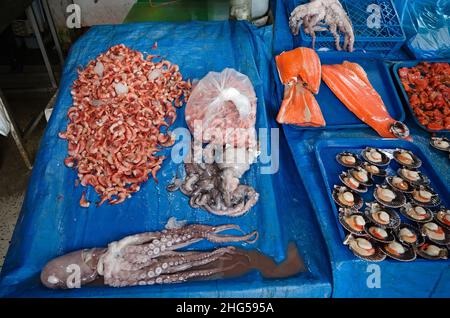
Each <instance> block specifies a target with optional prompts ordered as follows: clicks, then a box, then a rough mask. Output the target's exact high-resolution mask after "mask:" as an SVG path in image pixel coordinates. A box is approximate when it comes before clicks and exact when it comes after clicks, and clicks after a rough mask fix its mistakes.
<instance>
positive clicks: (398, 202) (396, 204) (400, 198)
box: [373, 184, 406, 208]
mask: <svg viewBox="0 0 450 318" xmlns="http://www.w3.org/2000/svg"><path fill="white" fill-rule="evenodd" d="M378 188H383V189H389V190H391V191H392V192H394V194H395V199H394V200H392V201H391V202H387V201H384V200H383V199H381V198H380V197H379V196H378V193H377V189H378ZM373 197H374V198H375V200H377V201H378V202H379V203H380V204H382V205H384V206H387V207H390V208H400V207H402V206H404V205H405V204H406V197H405V195H404V194H403V193H402V192H400V191H398V190H396V189H393V188H392V187H389V186H387V185H378V184H377V186H376V187H375V190H374V191H373Z"/></svg>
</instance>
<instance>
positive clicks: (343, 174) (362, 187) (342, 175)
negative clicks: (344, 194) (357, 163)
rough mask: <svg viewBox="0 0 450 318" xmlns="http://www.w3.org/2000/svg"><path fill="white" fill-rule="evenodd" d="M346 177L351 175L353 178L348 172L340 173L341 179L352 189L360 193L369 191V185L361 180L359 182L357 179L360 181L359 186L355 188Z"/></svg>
mask: <svg viewBox="0 0 450 318" xmlns="http://www.w3.org/2000/svg"><path fill="white" fill-rule="evenodd" d="M346 177H351V178H353V177H352V176H349V174H348V173H347V172H345V171H344V172H342V173H341V174H340V175H339V180H341V182H342V183H343V184H345V185H346V186H347V187H348V188H350V189H352V190H353V191H356V192H359V193H365V192H367V187H366V186H365V185H364V184H362V183H361V182H359V181H358V180H356V179H355V180H356V181H358V183H359V187H358V188H355V187H353V186H352V184H350V183H349V182H347V181H345V178H346Z"/></svg>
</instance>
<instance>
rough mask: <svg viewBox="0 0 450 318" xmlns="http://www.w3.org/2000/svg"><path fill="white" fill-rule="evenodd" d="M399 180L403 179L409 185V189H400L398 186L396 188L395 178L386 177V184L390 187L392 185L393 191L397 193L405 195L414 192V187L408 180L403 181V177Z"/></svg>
mask: <svg viewBox="0 0 450 318" xmlns="http://www.w3.org/2000/svg"><path fill="white" fill-rule="evenodd" d="M399 178H401V179H402V180H403V181H405V182H406V184H407V185H408V188H407V189H406V190H404V189H400V188H398V187H397V186H395V184H394V183H393V179H394V176H388V177H386V183H387V184H388V185H390V186H391V188H393V189H395V190H397V191H400V192H403V193H411V192H412V191H413V186H412V185H411V184H410V183H409V182H408V181H407V180H405V179H403V178H402V177H399Z"/></svg>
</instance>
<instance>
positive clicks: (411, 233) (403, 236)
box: [394, 223, 424, 246]
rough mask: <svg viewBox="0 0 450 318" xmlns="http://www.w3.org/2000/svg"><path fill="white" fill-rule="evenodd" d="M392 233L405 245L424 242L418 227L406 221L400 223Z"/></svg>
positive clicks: (415, 244)
mask: <svg viewBox="0 0 450 318" xmlns="http://www.w3.org/2000/svg"><path fill="white" fill-rule="evenodd" d="M394 233H395V236H396V237H397V238H398V240H399V242H401V243H402V244H405V245H411V246H417V245H419V244H422V243H423V242H424V238H423V236H422V233H421V232H420V231H419V229H417V228H416V227H415V226H413V225H411V224H408V223H402V224H400V226H399V227H398V228H397V229H395V231H394Z"/></svg>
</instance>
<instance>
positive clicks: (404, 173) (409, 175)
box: [397, 167, 430, 186]
mask: <svg viewBox="0 0 450 318" xmlns="http://www.w3.org/2000/svg"><path fill="white" fill-rule="evenodd" d="M397 174H398V176H399V177H400V178H402V179H405V180H406V181H408V182H409V183H411V184H412V185H415V186H419V185H427V184H430V180H429V179H428V177H427V176H425V175H424V174H422V172H420V171H418V170H414V169H408V168H407V167H401V168H399V169H398V170H397Z"/></svg>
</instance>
